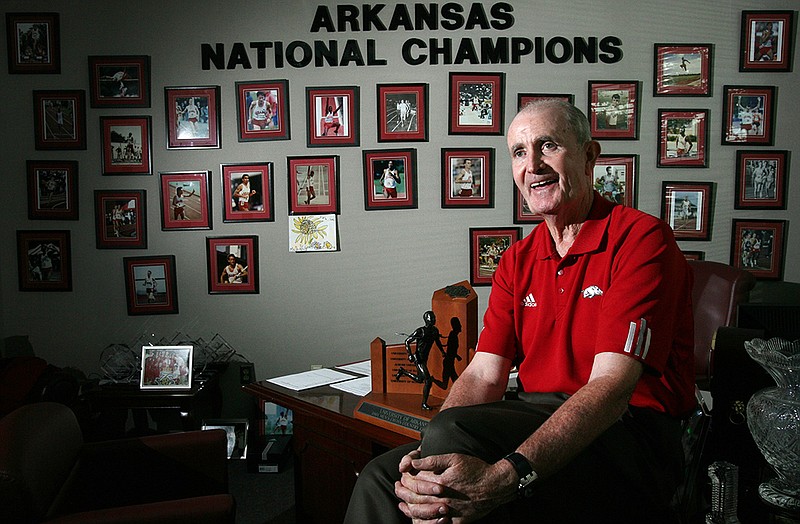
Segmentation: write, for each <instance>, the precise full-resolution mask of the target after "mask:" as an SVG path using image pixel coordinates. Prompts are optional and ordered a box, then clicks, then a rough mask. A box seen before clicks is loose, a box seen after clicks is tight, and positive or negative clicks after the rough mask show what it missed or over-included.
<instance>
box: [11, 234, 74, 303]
mask: <svg viewBox="0 0 800 524" xmlns="http://www.w3.org/2000/svg"><path fill="white" fill-rule="evenodd" d="M17 262H18V264H17V268H18V274H19V290H20V291H72V247H71V242H70V232H69V231H68V230H26V231H21V230H18V231H17Z"/></svg>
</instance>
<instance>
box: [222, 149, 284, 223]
mask: <svg viewBox="0 0 800 524" xmlns="http://www.w3.org/2000/svg"><path fill="white" fill-rule="evenodd" d="M219 170H220V173H222V191H221V193H222V221H223V222H274V221H275V205H274V204H275V198H274V195H275V193H274V191H273V187H274V175H273V166H272V162H251V163H241V164H220V166H219ZM245 176H246V177H247V179H248V183H249V186H250V190H249V191H247V190H246V188H245V187H244V186H243V185H242V183H243V180H244V177H245ZM237 191H238V193H237ZM240 194H241V197H242V198H240ZM248 194H249V196H248Z"/></svg>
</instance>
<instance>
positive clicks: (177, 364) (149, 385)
mask: <svg viewBox="0 0 800 524" xmlns="http://www.w3.org/2000/svg"><path fill="white" fill-rule="evenodd" d="M193 354H194V347H193V346H142V359H141V363H142V369H141V372H140V373H139V388H140V389H143V390H149V389H157V390H172V389H177V390H182V389H191V387H192V374H193V373H192V371H193V369H192V368H193V367H194V366H193Z"/></svg>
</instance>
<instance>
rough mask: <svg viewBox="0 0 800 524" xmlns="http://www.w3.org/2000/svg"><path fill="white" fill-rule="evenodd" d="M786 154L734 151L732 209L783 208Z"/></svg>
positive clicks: (787, 162)
mask: <svg viewBox="0 0 800 524" xmlns="http://www.w3.org/2000/svg"><path fill="white" fill-rule="evenodd" d="M789 155H790V153H789V151H787V150H781V151H760V150H754V149H747V150H745V149H739V150H737V151H736V198H735V200H734V202H733V207H734V209H786V200H787V191H786V187H787V179H788V176H789Z"/></svg>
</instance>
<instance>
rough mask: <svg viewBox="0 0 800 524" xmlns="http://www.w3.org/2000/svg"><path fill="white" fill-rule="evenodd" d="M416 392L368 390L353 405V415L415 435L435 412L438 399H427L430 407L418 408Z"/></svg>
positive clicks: (397, 431)
mask: <svg viewBox="0 0 800 524" xmlns="http://www.w3.org/2000/svg"><path fill="white" fill-rule="evenodd" d="M420 398H421V395H420V394H419V393H412V394H409V393H376V392H374V391H373V392H372V393H369V394H368V395H367V396H365V397H364V398H362V399H361V401H360V402H359V403H358V405H357V406H356V409H355V411H354V412H353V416H354V417H355V418H357V419H361V420H364V421H367V422H369V423H371V424H375V425H376V426H380V427H383V428H386V429H389V430H392V431H394V432H396V433H400V434H401V435H406V436H409V437H411V438H415V439H418V438H419V436H420V432H421V431H422V430H423V429H424V428H425V426H427V425H428V422H429V421H430V419H431V417H433V415H434V414H436V413H437V412H438V409H437V408H438V406H440V405H441V403H442V399H438V398H436V399H435V398H433V397H431V399H430V400H429V402H430V403H431V404H432V407H433V408H434V409H431V410H425V409H422V405H421V402H420ZM434 404H435V405H434Z"/></svg>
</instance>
